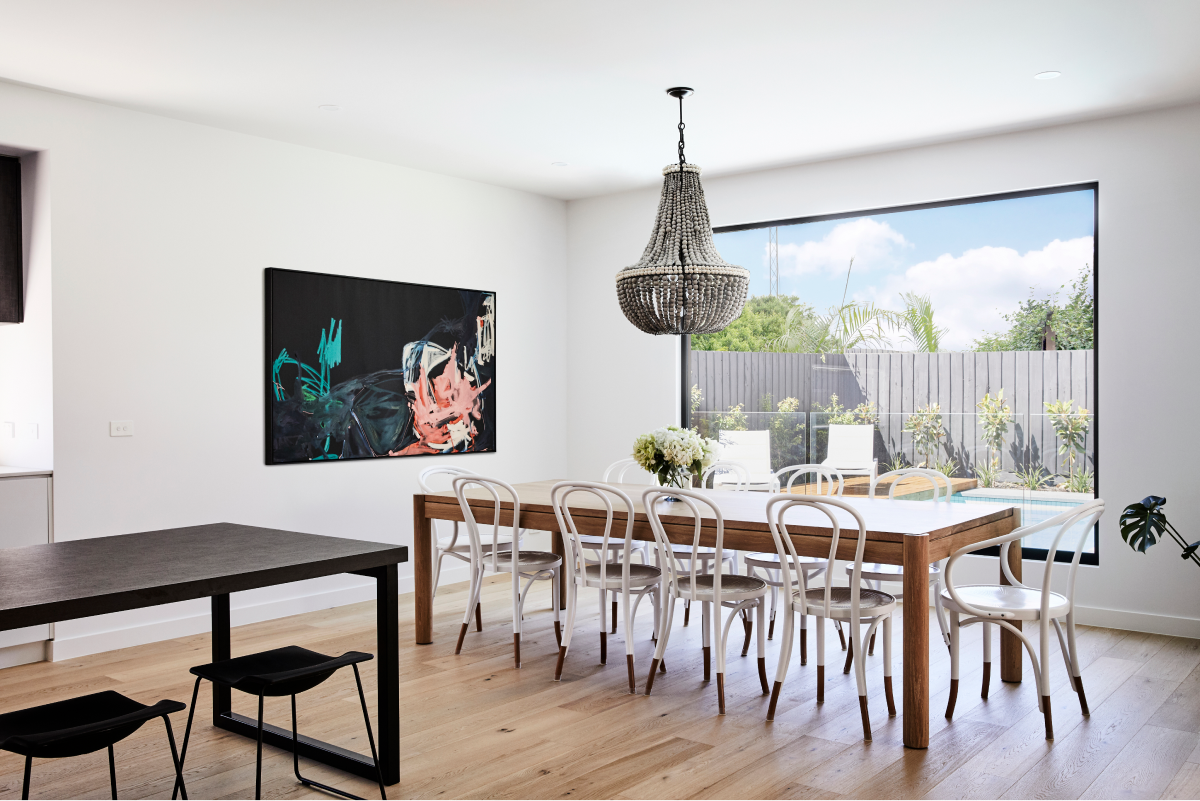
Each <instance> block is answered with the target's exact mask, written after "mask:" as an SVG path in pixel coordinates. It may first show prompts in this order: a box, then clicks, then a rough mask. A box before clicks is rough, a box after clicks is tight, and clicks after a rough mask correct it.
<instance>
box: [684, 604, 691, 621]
mask: <svg viewBox="0 0 1200 801" xmlns="http://www.w3.org/2000/svg"><path fill="white" fill-rule="evenodd" d="M691 616H692V602H691V601H684V602H683V625H684V626H686V625H687V624H688V619H689V618H690V617H691Z"/></svg>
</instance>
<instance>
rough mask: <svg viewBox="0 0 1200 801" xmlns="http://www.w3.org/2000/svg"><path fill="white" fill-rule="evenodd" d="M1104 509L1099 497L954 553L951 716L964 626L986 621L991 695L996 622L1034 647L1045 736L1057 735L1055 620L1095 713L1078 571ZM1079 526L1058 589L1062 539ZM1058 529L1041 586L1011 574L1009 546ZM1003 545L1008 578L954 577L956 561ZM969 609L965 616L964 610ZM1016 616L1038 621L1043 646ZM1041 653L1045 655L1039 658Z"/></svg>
mask: <svg viewBox="0 0 1200 801" xmlns="http://www.w3.org/2000/svg"><path fill="white" fill-rule="evenodd" d="M1102 514H1104V501H1102V500H1101V499H1099V498H1097V499H1095V500H1093V501H1089V502H1087V503H1085V504H1081V505H1079V506H1078V507H1076V508H1074V509H1070V510H1068V511H1066V512H1063V513H1062V514H1060V515H1056V516H1054V517H1052V518H1050V519H1049V520H1043V521H1042V522H1041V523H1035V524H1034V525H1030V526H1022V527H1021V528H1018V529H1016V530H1015V531H1010V532H1009V533H1007V534H1003V535H1001V536H999V537H993V538H992V539H990V540H984V541H983V542H977V543H975V544H974V545H967V546H965V547H963V548H959V549H958V550H957V551H955V552H954V553H953V554H951V556H950V561H949V563H947V565H946V589H945V590H944V591H943V592H942V604H943V605H944V606H945V607H946V609H947V611H949V612H950V698H949V700H948V702H947V704H946V717H947V718H950V717H952V716H953V715H954V704H955V702H956V701H957V700H958V670H959V636H960V635H959V632H960V631H961V630H962V628H963V626H970V625H974V624H975V623H981V624H983V692H982V695H983V697H984V698H987V696H988V685H989V683H990V680H991V663H992V638H991V624H992V623H996V624H997V625H999V626H1000V627H1001V628H1003V629H1007V630H1008V631H1009V632H1010V633H1012V634H1013V635H1015V636H1016V637H1017V638H1018V639H1019V640H1020V641H1021V642H1022V643H1023V644H1024V645H1025V649H1026V650H1027V651H1028V652H1029V661H1030V662H1032V663H1033V675H1034V678H1035V680H1036V682H1037V686H1038V707H1039V708H1040V709H1041V711H1042V716H1043V718H1044V719H1045V722H1046V739H1047V740H1053V739H1054V721H1053V720H1052V719H1051V716H1050V626H1051V625H1053V626H1054V630H1055V631H1056V632H1057V633H1058V643H1059V647H1060V648H1061V650H1062V656H1063V661H1064V662H1065V663H1066V666H1067V675H1068V676H1070V677H1071V688H1072V689H1073V690H1075V692H1076V694H1077V695H1078V696H1079V708H1080V710H1081V711H1082V713H1083V714H1084V715H1088V714H1090V713H1089V711H1088V705H1087V695H1086V694H1085V693H1084V691H1083V673H1082V671H1081V669H1080V665H1079V649H1078V647H1077V646H1076V644H1075V575H1076V573H1077V572H1078V570H1079V559H1080V557H1081V556H1082V555H1083V546H1084V543H1085V542H1087V541H1088V539H1089V538H1090V537H1091V536H1092V531H1093V528H1094V527H1095V525H1096V521H1098V520H1099V519H1100V516H1101V515H1102ZM1076 526H1079V537H1078V539H1077V540H1076V541H1075V553H1074V556H1072V557H1071V564H1070V567H1069V568H1068V569H1067V586H1066V594H1065V595H1064V594H1062V593H1057V592H1054V591H1053V590H1052V589H1051V583H1052V581H1053V579H1054V570H1053V568H1054V557H1055V554H1056V553H1058V544H1059V542H1060V541H1062V539H1063V537H1064V536H1065V535H1066V534H1067V533H1068V532H1069V531H1070V530H1071V529H1072V528H1074V527H1076ZM1055 528H1056V529H1058V532H1057V533H1056V534H1055V535H1054V541H1053V542H1052V543H1051V545H1050V547H1049V548H1048V549H1047V550H1046V569H1045V571H1044V572H1043V574H1042V586H1041V588H1040V589H1039V588H1037V587H1029V586H1027V585H1025V584H1023V583H1021V582H1020V581H1019V580H1018V579H1017V578H1016V577H1015V576H1013V574H1012V569H1011V568H1010V567H1009V566H1008V549H1009V547H1010V546H1011V545H1012V543H1013V542H1015V541H1016V540H1019V539H1022V538H1024V537H1029V536H1032V535H1034V534H1037V533H1038V532H1040V531H1045V530H1047V529H1055ZM997 545H999V546H1000V569H1001V570H1002V571H1003V572H1004V577H1005V579H1007V580H1008V581H1009V584H1008V585H1004V584H964V585H962V586H957V585H955V583H954V565H955V563H956V562H957V561H958V560H959V559H961V558H962V557H964V556H966V555H967V554H970V553H974V552H976V551H980V550H983V549H984V548H994V547H996V546H997ZM963 615H966V616H967V618H966V619H965V620H963V619H962V616H963ZM1059 618H1066V622H1067V632H1066V637H1065V638H1064V637H1063V627H1062V624H1061V623H1059ZM1013 621H1022V622H1026V621H1027V622H1031V623H1037V624H1038V648H1037V649H1036V651H1037V652H1036V653H1035V649H1034V646H1033V641H1032V640H1031V639H1029V637H1028V636H1026V633H1025V632H1024V631H1022V630H1021V629H1019V628H1017V627H1016V626H1014V625H1013ZM1039 654H1040V660H1039Z"/></svg>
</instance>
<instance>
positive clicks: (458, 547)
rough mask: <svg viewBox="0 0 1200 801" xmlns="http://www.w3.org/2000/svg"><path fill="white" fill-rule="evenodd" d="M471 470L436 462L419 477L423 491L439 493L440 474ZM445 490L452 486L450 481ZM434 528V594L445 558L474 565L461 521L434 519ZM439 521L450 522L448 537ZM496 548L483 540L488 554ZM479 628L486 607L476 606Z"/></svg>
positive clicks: (502, 547) (504, 544) (504, 545)
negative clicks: (438, 481) (462, 531)
mask: <svg viewBox="0 0 1200 801" xmlns="http://www.w3.org/2000/svg"><path fill="white" fill-rule="evenodd" d="M469 475H471V471H470V470H464V469H462V468H461V467H449V466H446V465H435V466H434V467H427V468H425V469H424V470H422V471H421V472H420V474H419V475H418V476H417V484H418V485H420V487H421V492H424V493H433V492H438V491H439V489H438V487H437V486H436V485H435V484H434V483H433V482H434V479H435V478H436V477H438V476H449V477H450V478H451V479H453V478H454V477H455V476H469ZM445 489H450V486H449V484H448V483H447V485H446V486H445ZM432 523H433V525H431V526H430V528H431V529H432V530H433V554H434V558H433V594H434V595H435V596H436V595H437V588H438V581H439V580H440V579H441V577H442V559H444V558H446V557H447V556H450V557H453V558H454V559H458V560H459V561H461V562H466V563H467V564H468V565H470V564H471V543H470V539H469V538H467V537H464V538H463V540H462V542H459V539H458V537H459V533H460V532H459V528H458V522H457V521H449V520H434V521H432ZM439 523H448V524H449V525H450V534H449V536H446V535H444V534H442V533H441V532H440V531H439V529H438V524H439ZM524 536H525V529H521V538H524ZM491 548H492V544H491V543H490V542H485V543H483V549H484V553H487V552H488V551H490V550H491ZM508 549H509V544H508V542H507V541H505V542H502V543H500V550H502V551H506V550H508ZM475 630H476V631H483V610H482V608H481V607H480V606H479V605H476V606H475Z"/></svg>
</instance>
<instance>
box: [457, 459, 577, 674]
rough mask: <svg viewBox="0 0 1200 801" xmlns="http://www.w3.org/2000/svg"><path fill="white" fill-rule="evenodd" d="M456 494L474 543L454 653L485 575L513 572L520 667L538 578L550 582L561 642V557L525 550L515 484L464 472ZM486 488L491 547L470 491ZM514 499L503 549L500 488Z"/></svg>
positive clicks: (515, 654) (515, 639)
mask: <svg viewBox="0 0 1200 801" xmlns="http://www.w3.org/2000/svg"><path fill="white" fill-rule="evenodd" d="M451 483H452V486H453V488H454V495H455V497H457V498H458V506H459V509H460V510H461V511H462V515H463V521H464V522H465V523H466V524H467V534H468V536H469V537H470V542H471V592H470V594H469V597H468V600H467V612H466V615H464V617H463V624H462V629H461V630H459V632H458V645H457V646H456V647H455V649H454V653H455V654H458V653H460V652H461V651H462V646H463V639H464V638H465V637H466V636H467V625H468V624H469V623H470V621H471V612H472V610H474V609H477V608H478V606H479V595H480V592H481V591H482V588H483V577H484V574H485V573H486V572H487V571H488V570H490V571H492V572H493V573H511V574H512V614H513V661H514V662H515V663H516V666H517V667H518V668H519V667H521V621H522V619H523V618H524V609H525V598H526V597H527V596H528V594H529V588H530V587H531V586H533V582H535V581H539V580H541V581H549V582H550V588H551V589H550V594H551V598H552V605H553V607H554V638H555V639H556V640H558V641H559V642H562V627H561V623H560V620H559V613H558V607H559V603H558V571H559V570H560V569H561V568H562V558H561V557H559V556H558V555H557V554H552V553H547V552H546V551H522V550H521V537H520V528H519V523H520V518H521V499H520V498H519V497H517V491H516V490H515V489H513V487H512V485H510V484H506V483H505V482H503V481H501V480H500V479H498V478H485V477H483V476H476V475H465V476H456V477H455V478H454V479H453V480H452V482H451ZM473 486H474V487H479V488H481V489H482V490H484V491H485V492H486V493H487V494H488V495H489V496H490V497H491V501H492V526H491V527H492V536H491V542H490V543H489V544H490V546H491V547H490V548H489V549H488V550H486V551H485V550H484V541H483V537H482V536H481V535H480V533H479V525H478V524H477V523H476V522H475V512H474V510H472V509H471V505H470V504H469V503H468V499H467V490H469V489H470V488H471V487H473ZM502 490H503V491H504V492H505V493H507V494H508V496H509V497H510V498H511V499H512V532H511V534H510V535H509V540H508V542H509V545H510V547H509V549H508V550H501V548H500V545H501V536H502V535H501V525H500V518H501V514H502V508H501V507H502V498H501V491H502ZM521 579H526V580H527V581H526V584H525V588H524V589H521Z"/></svg>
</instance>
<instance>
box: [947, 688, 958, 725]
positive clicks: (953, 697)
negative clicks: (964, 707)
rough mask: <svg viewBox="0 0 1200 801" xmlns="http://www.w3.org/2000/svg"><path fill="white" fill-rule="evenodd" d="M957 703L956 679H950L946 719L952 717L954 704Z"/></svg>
mask: <svg viewBox="0 0 1200 801" xmlns="http://www.w3.org/2000/svg"><path fill="white" fill-rule="evenodd" d="M956 703H958V679H950V699H949V700H948V701H946V719H947V720H949V719H950V718H952V717H954V705H955V704H956Z"/></svg>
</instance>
